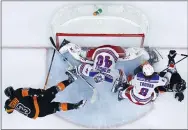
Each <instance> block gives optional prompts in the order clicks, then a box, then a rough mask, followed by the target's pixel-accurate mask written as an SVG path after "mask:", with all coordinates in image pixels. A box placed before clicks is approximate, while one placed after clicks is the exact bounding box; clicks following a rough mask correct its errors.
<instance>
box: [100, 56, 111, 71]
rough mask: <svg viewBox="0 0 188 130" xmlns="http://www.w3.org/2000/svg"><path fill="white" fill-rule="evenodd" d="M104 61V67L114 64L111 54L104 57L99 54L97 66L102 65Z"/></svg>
mask: <svg viewBox="0 0 188 130" xmlns="http://www.w3.org/2000/svg"><path fill="white" fill-rule="evenodd" d="M103 63H104V67H106V68H109V67H110V66H111V65H112V61H111V60H110V57H109V56H105V57H103V56H102V55H99V56H98V57H97V66H102V65H103Z"/></svg>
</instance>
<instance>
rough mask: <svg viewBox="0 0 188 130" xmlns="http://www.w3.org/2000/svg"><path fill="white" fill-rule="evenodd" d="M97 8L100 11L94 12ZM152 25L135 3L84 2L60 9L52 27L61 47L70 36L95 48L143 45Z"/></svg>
mask: <svg viewBox="0 0 188 130" xmlns="http://www.w3.org/2000/svg"><path fill="white" fill-rule="evenodd" d="M95 11H100V12H99V14H98V15H93V13H94V12H95ZM148 25H149V24H148V20H147V17H146V16H145V15H144V14H143V13H142V12H141V11H140V10H138V9H136V8H134V7H132V6H127V5H120V4H99V5H97V4H95V5H94V4H84V5H71V6H65V7H63V8H60V9H59V10H58V11H57V12H56V13H55V14H54V15H53V18H52V21H51V25H50V26H51V31H52V35H53V36H54V38H55V39H56V45H57V46H59V45H60V44H61V42H62V41H63V39H67V40H69V41H71V42H72V43H76V44H78V45H80V46H81V47H91V48H92V47H97V46H101V45H106V44H108V45H116V46H122V47H143V46H144V44H145V43H144V41H145V38H146V36H147V33H148Z"/></svg>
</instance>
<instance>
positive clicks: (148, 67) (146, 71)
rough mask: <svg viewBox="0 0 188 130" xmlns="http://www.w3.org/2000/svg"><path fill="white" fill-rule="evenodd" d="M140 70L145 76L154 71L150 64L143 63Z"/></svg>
mask: <svg viewBox="0 0 188 130" xmlns="http://www.w3.org/2000/svg"><path fill="white" fill-rule="evenodd" d="M142 72H143V74H144V75H145V76H151V75H152V74H153V73H154V68H153V67H152V66H151V65H150V64H145V65H144V66H143V68H142Z"/></svg>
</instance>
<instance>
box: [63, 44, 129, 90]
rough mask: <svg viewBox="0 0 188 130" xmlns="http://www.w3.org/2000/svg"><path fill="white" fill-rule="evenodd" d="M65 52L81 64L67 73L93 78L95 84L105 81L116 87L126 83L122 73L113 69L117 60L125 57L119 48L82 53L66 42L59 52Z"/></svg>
mask: <svg viewBox="0 0 188 130" xmlns="http://www.w3.org/2000/svg"><path fill="white" fill-rule="evenodd" d="M67 51H68V52H69V53H70V54H71V55H72V56H73V57H74V58H75V59H76V60H78V61H81V62H82V63H81V64H80V65H79V66H78V67H76V68H74V69H72V70H68V71H71V72H72V73H75V71H76V73H77V74H80V75H85V76H89V77H93V79H94V81H95V82H96V83H101V82H103V81H106V82H109V83H114V85H115V86H116V85H120V84H121V83H123V82H126V76H125V74H124V72H123V71H122V70H120V69H118V70H117V69H115V64H116V62H117V61H118V59H119V58H124V57H125V51H124V49H122V48H121V47H119V46H112V45H104V46H100V47H97V48H94V49H90V50H89V51H83V50H81V48H80V47H79V46H78V45H76V44H73V43H69V42H67V43H66V44H64V45H63V46H62V47H61V48H60V50H59V52H60V53H61V54H63V53H65V52H67ZM112 91H113V90H112Z"/></svg>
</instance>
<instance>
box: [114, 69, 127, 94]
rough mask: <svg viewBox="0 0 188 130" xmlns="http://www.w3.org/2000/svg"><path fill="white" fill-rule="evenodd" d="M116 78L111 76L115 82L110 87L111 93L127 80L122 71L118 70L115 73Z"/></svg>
mask: <svg viewBox="0 0 188 130" xmlns="http://www.w3.org/2000/svg"><path fill="white" fill-rule="evenodd" d="M116 72H117V76H116V75H113V77H114V79H115V81H114V84H113V86H112V89H111V92H113V93H116V92H117V91H118V89H119V88H120V87H121V86H122V85H123V83H125V82H127V78H126V75H125V73H124V72H123V70H121V69H118V70H117V71H116Z"/></svg>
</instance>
